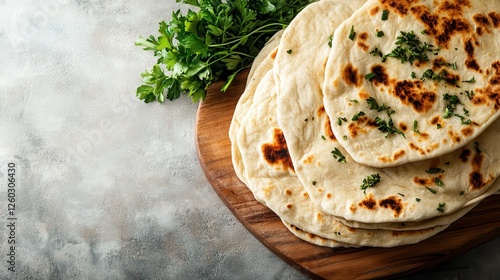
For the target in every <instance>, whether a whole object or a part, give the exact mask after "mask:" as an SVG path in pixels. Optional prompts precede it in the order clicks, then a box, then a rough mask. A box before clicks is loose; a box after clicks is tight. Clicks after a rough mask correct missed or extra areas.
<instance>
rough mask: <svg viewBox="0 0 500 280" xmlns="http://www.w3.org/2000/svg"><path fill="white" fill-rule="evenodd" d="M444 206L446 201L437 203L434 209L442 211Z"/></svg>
mask: <svg viewBox="0 0 500 280" xmlns="http://www.w3.org/2000/svg"><path fill="white" fill-rule="evenodd" d="M445 206H446V203H444V202H443V203H439V206H438V208H437V209H436V210H438V211H439V212H444V207H445Z"/></svg>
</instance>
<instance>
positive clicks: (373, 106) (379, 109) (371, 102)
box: [366, 96, 390, 112]
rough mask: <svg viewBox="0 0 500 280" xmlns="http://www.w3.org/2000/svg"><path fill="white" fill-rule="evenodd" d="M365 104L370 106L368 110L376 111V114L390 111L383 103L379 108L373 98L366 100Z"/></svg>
mask: <svg viewBox="0 0 500 280" xmlns="http://www.w3.org/2000/svg"><path fill="white" fill-rule="evenodd" d="M366 103H368V105H370V110H377V112H382V111H384V110H388V109H390V107H389V106H387V105H385V103H384V104H382V106H379V105H378V103H377V100H375V98H373V97H371V96H370V97H369V98H368V99H366Z"/></svg>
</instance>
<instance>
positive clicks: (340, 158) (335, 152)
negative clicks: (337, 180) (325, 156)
mask: <svg viewBox="0 0 500 280" xmlns="http://www.w3.org/2000/svg"><path fill="white" fill-rule="evenodd" d="M332 155H333V157H334V158H335V159H336V160H337V161H338V162H342V163H346V160H345V156H344V155H343V154H342V153H341V152H340V150H339V149H337V148H335V150H333V151H332Z"/></svg>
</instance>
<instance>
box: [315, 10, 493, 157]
mask: <svg viewBox="0 0 500 280" xmlns="http://www.w3.org/2000/svg"><path fill="white" fill-rule="evenodd" d="M385 11H386V12H385ZM384 13H387V19H386V20H384V19H383V14H384ZM499 28H500V12H499V9H498V1H496V0H486V1H468V0H461V1H458V0H457V1H435V0H420V1H419V0H411V1H410V0H401V1H388V0H369V1H367V3H366V4H365V5H364V6H363V7H362V8H361V9H359V10H357V11H356V12H355V13H354V15H353V16H352V17H350V18H349V19H348V20H347V21H345V22H344V23H342V25H340V27H339V28H338V29H337V30H336V32H335V34H334V37H333V41H332V51H331V54H330V57H329V60H328V62H327V64H326V70H325V82H324V85H323V89H324V104H325V109H326V113H327V114H328V116H329V117H330V119H331V120H332V124H334V125H332V130H333V133H334V134H335V136H337V137H336V138H337V139H338V141H339V143H340V144H341V145H342V146H343V147H344V148H345V149H346V151H347V152H348V153H349V154H350V155H351V157H352V158H353V160H355V161H356V162H358V163H361V164H364V165H369V166H373V167H388V166H396V165H401V164H403V163H406V162H413V161H418V160H423V159H429V158H434V157H437V156H439V155H443V154H446V153H449V152H452V151H455V150H457V149H459V148H461V147H463V146H465V145H466V144H467V143H469V142H470V141H471V140H472V139H474V138H476V137H477V136H478V135H480V134H481V133H482V132H483V131H484V130H485V129H486V128H487V127H488V126H489V125H490V124H492V123H493V122H494V121H495V120H496V119H497V118H498V116H499V110H498V109H499V108H500V52H498V51H497V49H496V46H499V45H500V36H499V35H500V29H499ZM350 37H352V38H350ZM388 54H389V56H386V55H388ZM374 102H376V103H377V104H374ZM387 107H390V108H389V109H387ZM377 108H378V109H379V110H377ZM360 112H362V113H360ZM363 114H364V115H363ZM356 117H359V118H356Z"/></svg>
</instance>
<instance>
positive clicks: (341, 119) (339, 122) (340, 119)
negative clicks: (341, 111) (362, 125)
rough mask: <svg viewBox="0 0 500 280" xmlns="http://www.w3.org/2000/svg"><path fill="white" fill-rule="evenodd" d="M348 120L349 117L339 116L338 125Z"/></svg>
mask: <svg viewBox="0 0 500 280" xmlns="http://www.w3.org/2000/svg"><path fill="white" fill-rule="evenodd" d="M346 121H347V119H346V118H338V119H337V124H338V125H342V122H346Z"/></svg>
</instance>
